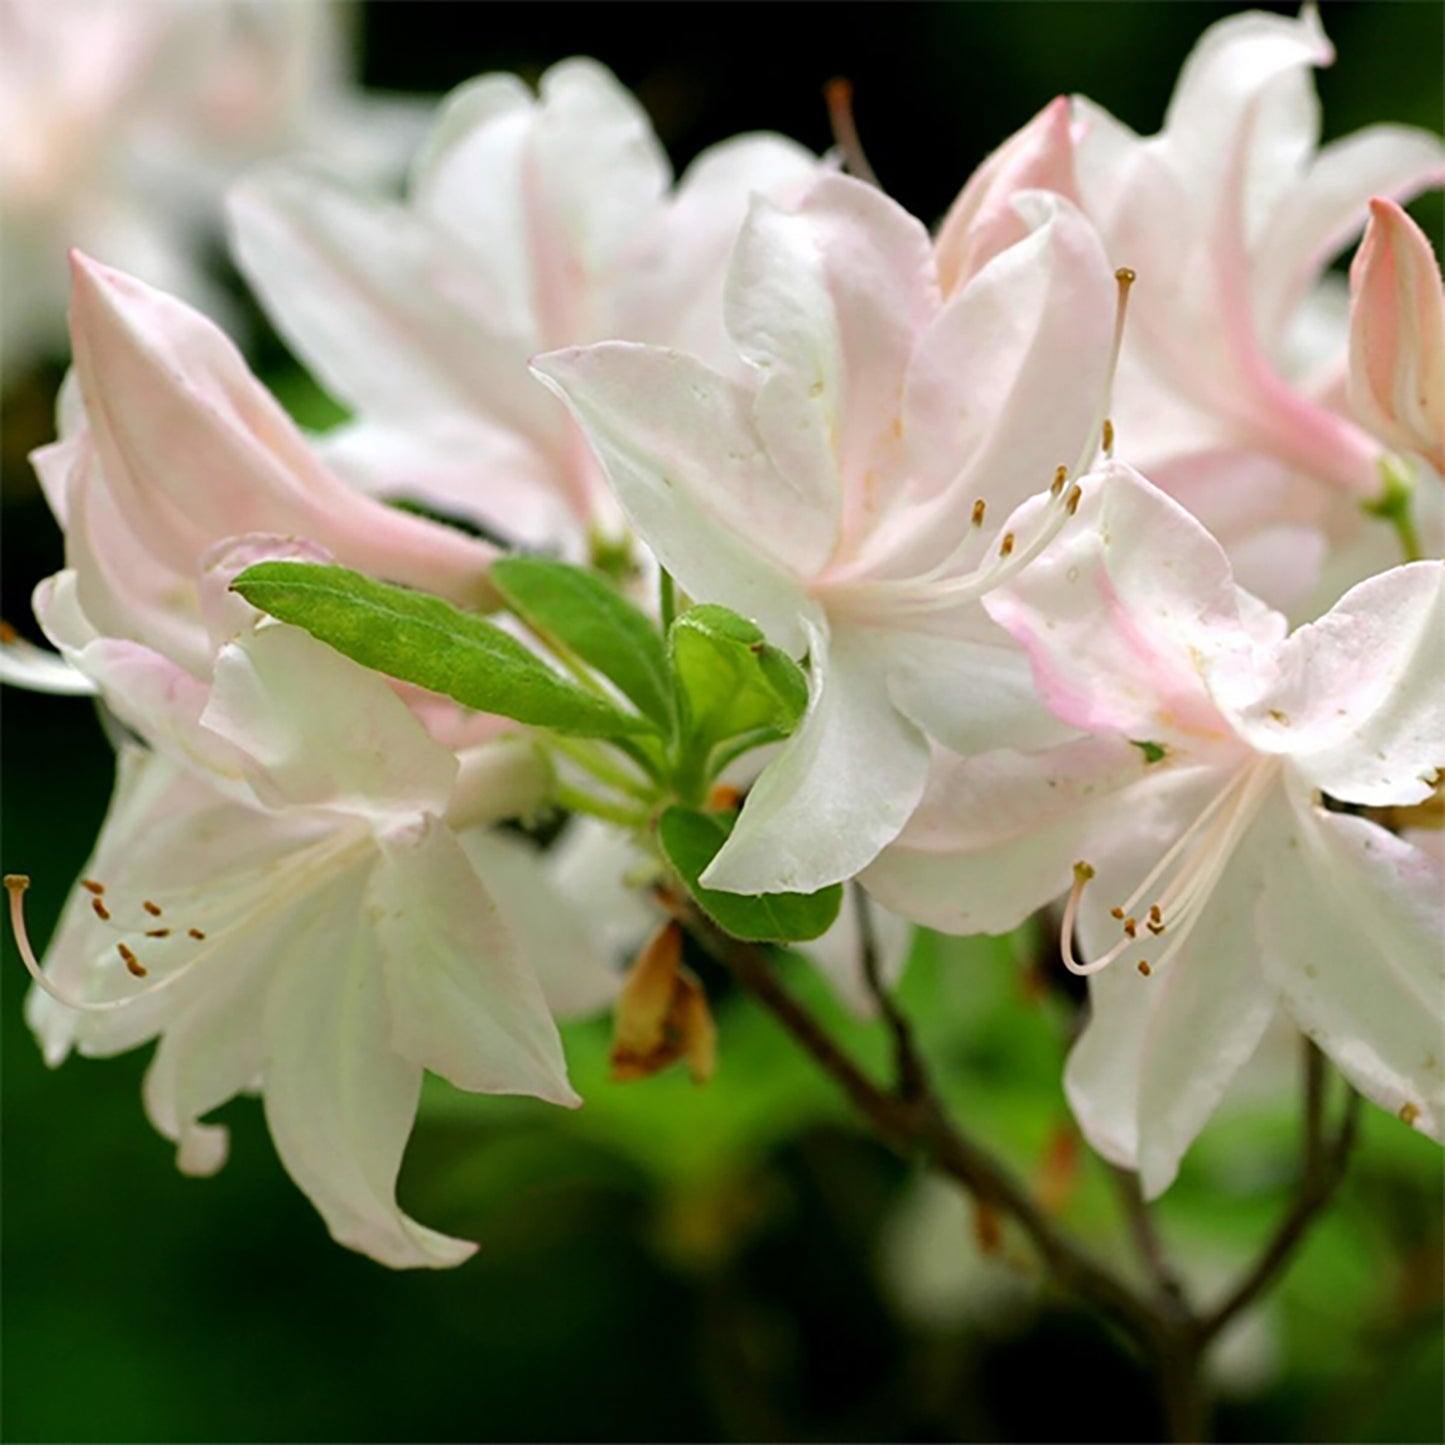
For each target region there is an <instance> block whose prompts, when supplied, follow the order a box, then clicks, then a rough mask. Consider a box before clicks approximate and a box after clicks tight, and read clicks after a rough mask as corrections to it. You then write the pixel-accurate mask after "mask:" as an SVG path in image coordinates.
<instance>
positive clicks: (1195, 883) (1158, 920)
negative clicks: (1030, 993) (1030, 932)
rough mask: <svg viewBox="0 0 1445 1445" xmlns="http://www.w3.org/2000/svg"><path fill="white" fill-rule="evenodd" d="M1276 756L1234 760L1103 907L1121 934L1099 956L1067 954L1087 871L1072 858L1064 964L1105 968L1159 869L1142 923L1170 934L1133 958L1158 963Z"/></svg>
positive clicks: (1209, 883)
mask: <svg viewBox="0 0 1445 1445" xmlns="http://www.w3.org/2000/svg"><path fill="white" fill-rule="evenodd" d="M1279 766H1280V764H1279V760H1278V759H1267V760H1262V761H1260V762H1258V763H1255V764H1252V765H1250V766H1248V767H1244V768H1241V769H1240V770H1239V771H1237V772H1235V773H1234V774H1233V775H1232V776H1231V777H1229V778H1228V779H1227V781H1226V782H1225V784H1224V786H1223V787H1221V788H1220V789H1219V791H1218V792H1217V793H1216V794H1215V795H1214V797H1213V798H1211V799H1210V800H1209V802H1208V803H1207V804H1206V805H1205V807H1204V808H1203V809H1201V810H1200V812H1199V814H1198V816H1197V817H1196V818H1195V819H1194V821H1193V822H1192V823H1190V825H1189V826H1188V827H1187V828H1186V829H1185V830H1184V831H1183V833H1181V834H1180V836H1179V837H1178V838H1176V839H1175V841H1174V843H1173V845H1172V846H1171V847H1170V848H1169V849H1168V851H1167V852H1166V853H1165V854H1164V856H1163V857H1162V858H1160V860H1159V861H1158V863H1156V864H1155V865H1154V867H1153V868H1152V869H1151V870H1150V872H1149V876H1148V877H1146V878H1145V879H1144V880H1143V881H1142V882H1141V883H1140V884H1139V886H1138V887H1137V888H1136V889H1135V890H1134V892H1133V894H1132V895H1131V896H1130V897H1128V898H1126V899H1125V900H1124V902H1123V903H1121V904H1120V905H1119V906H1118V907H1116V908H1112V909H1110V913H1111V915H1112V916H1113V917H1114V918H1116V919H1118V920H1120V922H1121V923H1122V924H1123V933H1124V936H1123V937H1122V938H1121V939H1120V940H1119V942H1118V943H1116V944H1115V945H1114V947H1113V948H1111V949H1109V950H1108V952H1106V953H1105V954H1103V955H1102V956H1101V957H1099V958H1096V959H1093V960H1090V961H1081V960H1079V959H1078V958H1077V957H1076V956H1075V954H1074V940H1073V935H1074V924H1075V920H1076V918H1077V916H1078V909H1079V901H1080V899H1081V898H1082V896H1083V892H1084V888H1085V886H1086V885H1087V884H1088V882H1089V880H1090V879H1091V878H1093V876H1094V870H1093V868H1091V867H1090V866H1089V865H1088V864H1087V863H1076V864H1075V865H1074V883H1073V887H1072V888H1071V889H1070V891H1069V897H1068V902H1067V903H1066V904H1065V906H1064V916H1063V920H1062V923H1061V926H1060V939H1059V943H1060V951H1061V952H1062V954H1063V958H1064V965H1065V967H1067V968H1068V969H1069V971H1070V972H1071V973H1076V974H1082V975H1088V974H1091V973H1097V972H1099V970H1100V969H1103V968H1107V967H1108V966H1109V964H1111V963H1113V962H1114V960H1115V959H1117V958H1118V957H1119V955H1120V954H1121V953H1123V952H1124V950H1125V949H1126V948H1128V947H1129V944H1130V941H1131V940H1132V939H1134V938H1136V937H1137V935H1138V932H1139V920H1138V918H1137V917H1135V916H1134V915H1133V914H1132V913H1131V912H1130V911H1129V910H1130V909H1132V908H1135V907H1136V906H1137V905H1138V904H1139V901H1140V900H1141V899H1142V898H1146V897H1148V895H1149V893H1150V891H1151V890H1152V889H1153V888H1154V887H1155V886H1156V884H1157V883H1158V881H1159V880H1160V879H1161V878H1162V877H1164V876H1166V875H1172V876H1170V878H1169V882H1168V884H1167V886H1166V887H1165V888H1164V891H1163V892H1162V893H1161V894H1160V895H1159V900H1158V902H1156V903H1151V904H1150V905H1149V908H1148V911H1147V913H1146V915H1145V920H1144V926H1145V927H1146V928H1147V929H1148V930H1149V933H1150V935H1152V936H1153V937H1155V938H1157V937H1159V935H1161V934H1162V933H1164V932H1165V931H1166V929H1167V930H1169V931H1170V932H1171V937H1170V940H1169V942H1168V944H1167V946H1166V947H1165V948H1164V950H1163V952H1162V953H1160V954H1159V955H1158V956H1157V957H1155V958H1154V959H1153V960H1152V961H1151V960H1149V959H1141V960H1140V961H1139V963H1138V964H1137V965H1136V966H1137V968H1138V970H1139V972H1140V973H1141V974H1144V975H1145V976H1146V977H1147V976H1148V975H1149V974H1151V973H1153V972H1157V971H1158V970H1159V969H1162V968H1164V967H1165V966H1166V965H1167V964H1168V963H1169V961H1170V960H1171V959H1172V958H1173V957H1174V956H1175V955H1176V954H1177V953H1178V952H1179V950H1180V949H1181V948H1182V947H1183V946H1184V944H1185V943H1186V942H1187V941H1188V939H1189V936H1190V933H1191V932H1192V930H1193V927H1194V924H1195V923H1196V922H1197V921H1198V919H1199V918H1200V916H1201V915H1202V913H1203V911H1204V909H1205V907H1206V906H1207V905H1208V902H1209V899H1210V898H1211V897H1212V896H1213V893H1214V890H1215V887H1216V885H1217V884H1218V882H1219V880H1220V878H1221V877H1222V876H1223V874H1224V871H1225V869H1226V867H1227V866H1228V864H1229V860H1230V858H1231V857H1232V856H1233V853H1234V850H1235V846H1236V844H1237V843H1238V842H1239V840H1240V838H1241V837H1242V836H1243V834H1244V832H1245V830H1246V829H1247V828H1248V827H1249V826H1250V824H1251V822H1252V821H1253V820H1254V817H1255V815H1256V814H1257V812H1258V811H1259V806H1260V802H1261V800H1262V799H1263V798H1264V796H1265V794H1266V792H1267V791H1268V790H1269V788H1270V786H1271V785H1272V782H1273V780H1274V778H1275V775H1276V773H1277V772H1278V770H1279Z"/></svg>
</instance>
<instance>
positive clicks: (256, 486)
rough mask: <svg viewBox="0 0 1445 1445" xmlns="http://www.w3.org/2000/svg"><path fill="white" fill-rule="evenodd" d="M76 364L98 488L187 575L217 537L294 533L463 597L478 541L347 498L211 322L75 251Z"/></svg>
mask: <svg viewBox="0 0 1445 1445" xmlns="http://www.w3.org/2000/svg"><path fill="white" fill-rule="evenodd" d="M73 270H74V273H75V284H74V290H73V293H72V302H71V331H72V337H73V341H74V345H75V358H76V371H77V374H78V376H79V378H80V386H81V391H82V393H83V394H84V397H85V405H86V412H87V415H88V417H89V420H90V426H91V431H92V434H93V437H94V440H95V445H96V449H97V451H98V453H99V456H100V460H101V464H102V467H103V469H104V477H105V483H106V486H107V487H108V488H109V489H110V490H111V492H112V493H113V495H114V497H115V500H116V504H117V506H118V507H119V509H120V511H121V513H122V515H123V516H124V517H125V518H126V520H127V523H128V524H129V525H130V526H131V527H133V528H134V529H135V531H136V533H137V535H138V536H140V537H141V538H142V539H143V540H144V541H145V543H146V545H147V547H148V548H149V549H150V550H151V551H152V552H154V553H155V555H156V556H157V557H158V558H159V559H160V560H161V561H162V562H163V563H165V564H166V565H168V566H170V567H171V568H173V569H174V570H176V571H178V572H180V573H181V574H182V575H185V574H186V573H187V572H188V570H189V569H190V568H191V566H193V564H194V561H195V558H196V557H198V556H199V555H200V554H201V553H202V552H204V551H205V550H206V549H207V548H208V547H210V546H212V545H213V544H214V543H216V542H218V541H220V540H221V539H222V538H224V537H228V536H237V535H241V534H244V533H247V532H276V533H294V534H296V535H297V536H301V537H306V538H309V539H310V540H311V541H314V542H318V543H320V544H321V545H322V546H325V547H327V548H329V549H330V550H331V551H333V552H334V553H335V554H336V555H337V557H338V558H339V559H340V560H341V561H342V562H343V563H345V564H346V565H348V566H354V567H359V568H362V569H364V570H368V571H373V572H377V573H379V574H381V575H382V576H385V577H389V578H392V579H394V580H396V581H399V582H412V583H415V584H417V585H423V586H427V587H429V588H430V589H431V590H433V591H438V592H444V593H446V594H447V595H448V596H449V597H452V598H453V599H454V600H457V601H463V602H475V601H478V600H481V598H482V597H483V596H484V595H485V591H486V588H485V581H484V575H483V574H484V569H485V567H486V564H487V562H488V561H489V560H490V558H491V557H492V556H493V555H494V551H493V549H492V548H490V547H488V546H487V545H486V544H485V543H481V542H478V541H475V540H474V539H472V538H468V537H464V536H462V535H461V534H460V533H459V532H457V531H456V530H455V529H453V528H449V527H443V526H438V525H437V524H435V523H432V522H427V521H424V520H423V519H421V518H419V517H413V516H408V515H407V514H405V513H403V512H399V511H396V510H395V509H394V508H389V507H385V506H382V505H381V504H380V503H378V502H375V501H373V500H371V499H370V498H367V497H361V496H358V495H357V494H356V493H355V492H353V491H352V490H350V489H349V488H348V487H346V486H345V485H344V484H343V483H342V482H341V481H340V480H338V479H337V478H336V477H333V476H332V475H331V474H330V473H329V472H327V471H326V470H325V468H324V467H322V466H321V465H320V463H319V462H318V460H317V459H316V456H315V454H314V453H313V452H312V451H311V449H310V448H309V447H308V445H307V443H306V441H305V439H304V438H303V437H302V435H301V433H300V432H299V431H298V430H297V429H296V427H295V425H294V424H293V423H292V422H291V420H290V418H289V417H288V416H287V415H286V413H285V412H284V411H282V409H281V408H280V407H279V406H278V405H277V404H276V403H275V402H274V401H273V400H272V398H271V397H270V395H269V394H268V393H267V392H266V390H265V388H264V387H262V386H261V384H260V383H259V382H258V381H257V380H256V379H255V378H254V377H253V376H252V375H251V374H250V372H248V371H247V370H246V366H245V363H244V361H242V359H241V357H240V354H239V353H238V352H237V351H236V349H235V348H234V347H233V346H232V345H231V343H230V342H229V341H227V340H226V338H225V337H224V336H223V335H222V334H221V332H220V331H218V330H217V329H216V328H215V327H214V326H212V325H211V323H210V322H208V321H207V320H205V318H204V317H202V316H201V315H199V313H197V312H195V311H192V310H191V309H190V308H189V307H187V306H184V305H183V304H182V303H180V302H179V301H176V300H174V299H173V298H171V297H169V296H166V295H164V294H162V293H161V292H159V291H154V290H152V289H151V288H150V287H148V286H145V285H143V284H142V283H141V282H139V281H136V280H134V279H133V278H132V277H129V276H125V275H122V274H121V273H120V272H117V271H112V270H110V269H109V268H107V267H104V266H100V265H98V264H96V263H95V262H93V261H89V260H87V259H85V258H84V257H81V256H79V255H78V254H77V255H75V256H74V257H73Z"/></svg>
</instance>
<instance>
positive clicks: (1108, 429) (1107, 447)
mask: <svg viewBox="0 0 1445 1445" xmlns="http://www.w3.org/2000/svg"><path fill="white" fill-rule="evenodd" d="M1103 449H1104V455H1105V456H1106V457H1112V456H1113V455H1114V423H1113V421H1112V420H1111V419H1110V418H1109V417H1107V416H1106V417H1105V418H1104V428H1103Z"/></svg>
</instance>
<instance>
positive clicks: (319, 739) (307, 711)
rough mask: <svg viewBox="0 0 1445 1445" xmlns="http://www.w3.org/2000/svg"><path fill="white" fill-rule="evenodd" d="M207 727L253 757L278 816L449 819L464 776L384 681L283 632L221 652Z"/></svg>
mask: <svg viewBox="0 0 1445 1445" xmlns="http://www.w3.org/2000/svg"><path fill="white" fill-rule="evenodd" d="M203 722H204V725H205V726H206V727H207V728H209V729H210V730H211V731H212V732H214V733H216V734H217V735H218V736H220V737H223V738H225V739H226V740H227V741H228V742H230V743H232V744H234V745H235V747H237V748H239V749H240V750H241V751H242V752H243V753H244V754H245V755H246V756H247V758H248V759H249V760H250V762H251V764H252V767H251V768H250V770H249V771H250V776H251V780H252V785H253V786H254V787H255V788H256V791H257V793H258V795H259V796H260V797H261V798H262V799H263V801H265V802H267V803H268V804H270V805H271V806H274V807H279V806H283V805H285V804H300V805H304V806H314V807H330V808H337V809H341V810H344V811H347V812H356V813H361V814H363V815H366V816H370V817H378V818H381V817H388V816H394V815H396V814H411V813H421V812H431V813H436V814H441V813H442V812H443V811H445V809H446V805H447V800H448V798H449V796H450V794H451V789H452V784H453V783H454V781H455V780H456V776H457V761H456V758H455V757H454V756H453V755H452V753H450V752H449V751H448V750H447V749H446V748H444V747H442V746H441V744H440V743H437V742H434V741H433V740H432V739H431V738H430V737H429V736H428V735H427V732H426V730H425V729H424V728H423V727H422V725H421V724H420V723H419V722H418V721H417V720H416V719H415V718H414V717H413V716H412V714H411V713H410V712H409V711H408V709H407V707H406V704H405V703H403V702H402V700H401V699H400V698H399V697H398V696H397V695H396V693H395V692H393V691H392V689H391V687H390V686H389V685H388V684H387V682H386V680H385V679H384V678H383V677H381V676H380V675H379V674H377V673H374V672H370V671H368V670H367V669H366V668H364V667H361V666H359V665H358V664H357V663H354V662H352V661H350V660H349V659H348V658H345V657H343V656H342V655H341V654H340V653H339V652H336V651H334V650H333V649H332V648H330V647H327V646H326V645H325V643H322V642H318V641H317V640H316V639H315V638H314V637H312V636H311V635H310V634H309V633H306V632H303V631H302V630H301V629H300V628H299V627H288V626H285V625H284V624H281V623H274V622H269V621H267V622H263V623H262V624H261V625H260V626H259V627H258V628H257V629H256V630H255V631H254V632H252V633H250V634H248V635H243V636H242V637H239V638H237V640H236V641H235V642H231V643H228V644H227V645H226V646H225V647H223V648H222V649H221V650H220V652H219V653H218V654H217V658H216V668H215V677H214V681H213V683H212V687H211V697H210V702H209V704H208V705H207V707H206V711H205V714H204V717H203Z"/></svg>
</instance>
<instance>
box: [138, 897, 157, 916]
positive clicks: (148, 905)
mask: <svg viewBox="0 0 1445 1445" xmlns="http://www.w3.org/2000/svg"><path fill="white" fill-rule="evenodd" d="M141 907H142V908H144V909H145V911H146V912H147V913H149V914H150V916H151V917H152V918H159V917H160V916H161V906H160V904H159V903H152V902H151V901H150V899H149V898H147V899H146V901H145V902H144V903H142V904H141Z"/></svg>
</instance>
